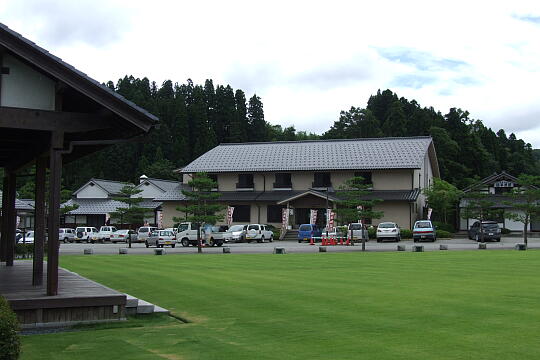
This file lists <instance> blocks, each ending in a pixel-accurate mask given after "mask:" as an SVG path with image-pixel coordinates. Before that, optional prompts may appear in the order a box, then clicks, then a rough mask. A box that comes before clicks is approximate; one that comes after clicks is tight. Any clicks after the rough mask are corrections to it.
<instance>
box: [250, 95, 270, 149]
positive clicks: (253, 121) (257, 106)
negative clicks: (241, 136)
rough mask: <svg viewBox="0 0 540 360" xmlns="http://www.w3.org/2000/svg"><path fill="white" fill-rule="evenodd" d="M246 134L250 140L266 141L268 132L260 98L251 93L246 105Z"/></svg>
mask: <svg viewBox="0 0 540 360" xmlns="http://www.w3.org/2000/svg"><path fill="white" fill-rule="evenodd" d="M248 124H249V130H248V136H249V140H250V141H267V140H268V132H267V130H266V122H265V121H264V110H263V104H262V101H261V98H260V97H258V96H257V95H253V96H252V97H251V98H250V99H249V106H248Z"/></svg>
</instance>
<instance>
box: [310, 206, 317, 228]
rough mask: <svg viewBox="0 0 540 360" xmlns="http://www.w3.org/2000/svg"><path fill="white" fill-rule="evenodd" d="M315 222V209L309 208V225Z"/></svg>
mask: <svg viewBox="0 0 540 360" xmlns="http://www.w3.org/2000/svg"><path fill="white" fill-rule="evenodd" d="M316 222H317V210H313V209H311V212H310V216H309V223H310V224H311V225H315V223H316Z"/></svg>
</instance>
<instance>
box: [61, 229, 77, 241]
mask: <svg viewBox="0 0 540 360" xmlns="http://www.w3.org/2000/svg"><path fill="white" fill-rule="evenodd" d="M58 238H59V239H60V241H63V242H64V243H68V242H73V241H74V240H75V229H70V228H60V229H58Z"/></svg>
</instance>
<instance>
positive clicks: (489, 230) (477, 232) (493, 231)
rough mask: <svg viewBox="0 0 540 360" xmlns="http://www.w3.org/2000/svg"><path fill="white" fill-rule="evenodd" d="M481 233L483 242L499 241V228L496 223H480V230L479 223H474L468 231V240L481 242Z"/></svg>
mask: <svg viewBox="0 0 540 360" xmlns="http://www.w3.org/2000/svg"><path fill="white" fill-rule="evenodd" d="M482 233H483V234H484V240H493V241H497V242H499V241H501V228H500V227H499V224H498V223H497V222H496V221H482V229H480V221H475V222H474V224H472V226H471V228H470V229H469V239H471V240H476V241H482Z"/></svg>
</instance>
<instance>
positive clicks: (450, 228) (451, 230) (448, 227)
mask: <svg viewBox="0 0 540 360" xmlns="http://www.w3.org/2000/svg"><path fill="white" fill-rule="evenodd" d="M433 225H435V226H436V227H437V230H444V231H447V232H449V233H455V232H456V229H454V227H453V226H452V225H450V224H445V223H443V222H440V221H434V222H433Z"/></svg>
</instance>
